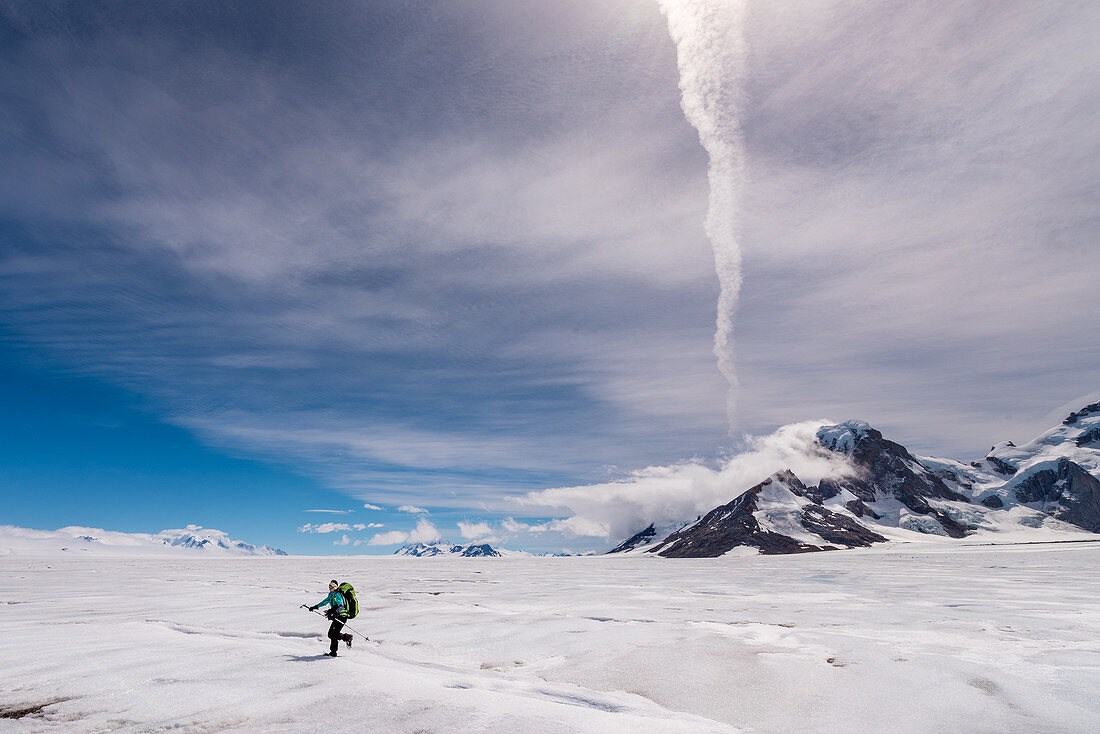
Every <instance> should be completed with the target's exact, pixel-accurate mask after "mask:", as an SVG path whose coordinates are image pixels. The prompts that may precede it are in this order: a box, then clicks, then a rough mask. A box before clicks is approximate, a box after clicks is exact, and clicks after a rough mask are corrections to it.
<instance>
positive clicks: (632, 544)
mask: <svg viewBox="0 0 1100 734" xmlns="http://www.w3.org/2000/svg"><path fill="white" fill-rule="evenodd" d="M655 537H657V529H656V528H654V527H653V523H650V524H649V527H648V528H646V529H645V530H640V531H638V532H637V533H634V535H631V536H630V537H629V538H627V539H626V540H624V541H623V542H622V543H620V544H619V545H617V546H615V547H614V548H612V549H611V550H609V551H608V552H607V553H606V554H605V555H610V554H612V553H626V552H627V551H632V550H634V549H635V548H637V547H638V546H640V545H645V544H646V543H649V542H651V541H652V540H653V539H654V538H655Z"/></svg>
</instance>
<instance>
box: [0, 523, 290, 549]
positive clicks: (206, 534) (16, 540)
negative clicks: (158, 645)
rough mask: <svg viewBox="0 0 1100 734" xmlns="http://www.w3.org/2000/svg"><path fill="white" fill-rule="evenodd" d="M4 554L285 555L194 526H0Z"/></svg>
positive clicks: (212, 530)
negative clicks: (132, 529)
mask: <svg viewBox="0 0 1100 734" xmlns="http://www.w3.org/2000/svg"><path fill="white" fill-rule="evenodd" d="M8 554H19V555H53V554H72V555H135V556H144V555H176V554H191V555H203V556H285V555H286V552H285V551H282V550H280V549H278V548H272V547H271V546H269V545H261V546H256V545H253V544H251V543H246V542H244V541H243V540H233V539H232V538H230V537H229V535H228V534H227V533H225V532H223V531H221V530H214V529H212V528H203V527H200V526H198V525H188V526H187V527H186V528H180V529H175V530H161V531H160V532H159V533H156V534H149V533H123V532H119V531H116V530H104V529H102V528H85V527H77V526H70V527H65V528H60V529H58V530H33V529H30V528H19V527H14V526H11V525H4V526H0V555H8Z"/></svg>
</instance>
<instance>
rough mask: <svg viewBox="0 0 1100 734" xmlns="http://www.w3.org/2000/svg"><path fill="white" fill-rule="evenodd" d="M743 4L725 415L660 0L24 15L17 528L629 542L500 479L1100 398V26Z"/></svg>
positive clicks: (13, 272)
mask: <svg viewBox="0 0 1100 734" xmlns="http://www.w3.org/2000/svg"><path fill="white" fill-rule="evenodd" d="M777 5H779V6H780V7H775V6H777ZM746 7H747V13H746V15H745V17H744V20H743V24H742V28H741V32H742V33H743V37H744V42H745V45H746V48H747V49H748V57H747V59H746V61H745V66H744V69H743V70H742V72H743V74H742V76H741V77H740V78H737V79H731V80H730V82H729V83H730V84H731V85H732V86H735V87H736V91H737V95H735V96H736V97H737V98H738V99H739V100H740V102H739V109H737V110H736V111H731V114H733V113H734V112H735V113H736V122H737V124H738V126H739V135H740V136H741V140H742V142H743V154H744V161H743V171H742V172H741V174H740V175H741V176H742V177H743V181H742V182H741V184H740V195H741V198H740V201H739V202H738V207H737V210H736V212H735V214H736V230H737V233H736V234H737V239H738V241H739V244H740V251H741V254H742V256H743V272H742V275H743V279H744V284H743V287H742V289H741V292H740V306H739V309H738V311H737V314H736V320H735V322H734V332H733V337H734V342H735V348H736V373H737V379H738V381H739V383H740V388H739V389H738V391H737V393H736V396H735V397H736V406H737V407H736V414H735V416H734V421H733V427H732V430H731V427H730V424H729V422H728V421H727V414H726V391H727V388H726V382H725V380H724V379H723V377H722V375H721V374H720V373H719V371H718V369H717V366H716V360H715V356H714V354H713V352H712V340H713V334H714V329H715V326H714V324H715V308H716V301H717V298H718V292H719V287H718V280H717V277H716V275H715V264H714V257H713V254H712V251H711V247H710V244H709V242H708V240H707V237H706V234H705V233H704V230H703V222H704V219H705V217H706V214H707V197H708V180H707V165H708V159H707V154H706V152H705V151H704V150H703V148H702V147H701V146H700V140H699V136H698V134H697V132H696V130H695V129H693V127H692V126H691V124H689V122H688V120H687V119H685V115H684V112H683V111H682V110H681V107H680V89H679V88H678V84H679V81H680V78H679V73H678V68H677V55H676V46H675V45H674V43H673V41H672V39H671V38H670V35H669V31H668V26H667V23H666V19H665V17H664V16H662V14H661V12H660V9H659V8H658V6H657V4H656V3H650V2H643V1H641V0H629V1H627V0H609V2H605V3H588V2H564V1H563V2H551V3H547V2H534V1H530V2H527V1H524V0H515V1H512V0H509V1H508V2H504V1H503V0H501V1H499V2H489V1H487V0H482V1H479V2H472V1H471V2H414V3H408V2H400V3H399V2H389V3H387V2H342V3H340V2H338V3H327V4H325V5H324V6H323V7H320V6H316V5H313V4H306V5H303V4H301V3H290V2H287V3H277V2H276V3H265V4H263V6H262V7H261V6H259V5H258V4H255V3H225V2H218V3H215V2H194V3H187V4H164V5H158V4H154V5H152V6H150V5H149V4H148V3H124V2H106V3H95V4H92V3H77V2H73V3H66V2H57V3H50V4H46V5H44V4H42V3H38V2H11V3H6V4H4V5H2V6H0V167H2V169H3V170H4V171H5V175H4V176H3V177H2V179H0V304H2V307H0V366H2V369H3V375H2V376H3V378H4V388H3V391H2V393H0V394H2V395H3V413H2V418H0V431H2V434H0V435H2V436H3V442H2V444H0V465H2V467H3V470H2V473H0V483H2V485H0V486H2V488H3V491H4V494H5V496H8V495H10V496H11V499H10V500H6V501H5V512H4V515H3V517H0V522H3V523H9V524H15V525H26V526H32V527H44V528H52V527H58V526H61V525H67V524H88V525H99V526H104V527H108V528H111V529H119V530H133V531H139V530H140V531H156V530H159V529H161V528H165V527H182V526H184V525H186V524H190V523H196V524H202V525H205V526H207V527H217V528H221V529H223V530H226V531H228V532H230V534H231V535H233V536H234V537H241V538H244V539H246V540H249V541H252V542H258V543H272V544H275V545H280V546H281V547H284V548H286V549H288V550H291V551H296V552H337V553H342V552H388V551H389V550H392V547H393V546H392V545H389V546H384V545H369V544H368V543H369V542H370V540H371V539H372V538H375V536H379V535H381V534H383V533H404V534H406V536H410V534H413V535H415V537H427V536H429V535H431V532H430V531H429V530H427V529H426V526H425V525H424V523H425V522H430V523H431V527H432V528H436V529H437V530H438V531H439V532H440V533H442V534H443V535H445V536H447V537H448V538H450V539H454V540H461V539H463V538H462V537H460V536H461V535H462V532H463V529H464V530H465V532H466V536H467V539H476V538H495V539H499V540H502V541H505V542H506V544H508V545H512V546H514V547H528V548H534V549H553V550H557V549H561V548H565V547H569V548H577V549H579V548H583V547H599V546H600V545H601V544H606V541H605V540H604V539H602V538H600V537H598V536H593V535H578V534H577V532H578V531H579V530H580V529H582V528H581V526H580V525H579V524H574V525H573V526H569V525H562V524H560V521H561V520H567V519H568V517H569V516H570V513H571V512H574V513H575V512H576V508H569V507H565V508H563V507H548V506H542V505H539V504H538V503H535V504H533V505H532V504H528V505H519V504H517V503H516V502H514V501H512V500H511V499H510V498H514V497H516V496H523V495H525V494H526V493H528V492H535V493H538V492H540V491H542V490H548V489H553V488H558V487H575V486H586V485H600V484H601V483H606V482H608V481H612V480H615V479H617V478H622V477H629V476H630V473H631V472H633V471H635V470H640V469H644V468H645V467H662V466H669V465H675V464H676V463H677V462H682V461H684V460H688V459H691V458H693V457H700V458H701V459H702V460H703V461H704V462H705V461H712V462H713V461H717V460H718V459H717V457H720V456H722V455H723V454H724V453H725V452H728V451H729V450H731V448H738V447H744V446H746V445H751V442H747V441H746V440H745V439H743V438H742V436H744V435H746V434H748V435H754V436H758V435H766V434H770V433H772V432H773V431H775V430H776V429H777V428H778V427H779V426H782V425H785V424H790V423H794V422H798V421H804V420H813V419H823V418H828V419H833V420H845V419H848V418H860V419H863V420H867V421H869V422H871V423H872V424H874V425H876V426H877V427H879V428H881V429H882V430H883V431H884V432H886V433H887V435H888V436H890V437H892V438H895V439H896V440H899V441H902V442H904V443H906V445H908V446H910V447H911V448H913V449H914V450H917V451H921V452H925V453H936V454H940V455H947V456H952V457H957V458H977V457H980V456H981V455H982V454H983V453H984V451H985V450H987V449H988V446H989V445H990V444H991V443H992V442H994V441H999V440H1005V439H1013V440H1016V441H1022V440H1028V439H1030V438H1031V437H1033V436H1034V435H1036V434H1037V433H1039V432H1040V431H1042V430H1044V429H1045V428H1046V427H1048V426H1049V425H1050V424H1051V421H1052V420H1053V419H1054V418H1055V417H1059V413H1060V412H1062V409H1063V408H1064V407H1065V406H1067V405H1069V406H1074V407H1079V406H1076V405H1075V403H1077V402H1079V401H1081V400H1084V399H1085V398H1087V397H1089V396H1092V395H1093V394H1095V391H1096V390H1097V388H1098V387H1100V385H1098V380H1097V377H1098V375H1097V369H1096V364H1097V363H1098V362H1097V358H1098V357H1100V347H1098V345H1100V333H1098V331H1100V329H1098V327H1097V324H1098V323H1100V319H1098V317H1100V298H1098V296H1097V292H1096V288H1095V284H1096V283H1097V282H1098V276H1100V258H1098V257H1096V254H1097V253H1096V242H1097V234H1098V229H1100V227H1098V222H1097V219H1096V213H1095V212H1096V208H1095V192H1096V191H1097V190H1100V186H1098V184H1100V155H1097V154H1098V153H1100V150H1097V148H1098V147H1100V146H1098V135H1097V132H1096V126H1095V119H1094V118H1095V110H1096V109H1097V108H1098V104H1097V103H1098V102H1100V89H1098V85H1097V82H1096V81H1095V79H1094V78H1093V77H1094V76H1095V75H1094V74H1093V73H1092V70H1093V69H1095V68H1097V65H1098V64H1097V62H1100V59H1098V58H1097V56H1098V54H1100V52H1098V50H1097V47H1096V44H1095V43H1094V42H1093V39H1092V29H1094V28H1096V27H1097V23H1098V21H1100V17H1098V16H1100V10H1097V9H1096V8H1094V7H1091V5H1090V4H1081V3H1072V2H1052V3H1010V4H1008V5H1003V6H1000V7H998V9H997V10H996V11H993V10H990V9H989V7H988V5H987V4H985V3H978V2H973V3H971V2H962V3H954V4H952V6H951V7H950V8H945V7H943V6H942V3H931V2H927V3H925V2H915V3H907V4H906V5H905V7H904V9H902V10H898V9H897V8H882V9H878V8H875V7H868V6H866V5H865V4H861V3H843V2H824V1H822V2H812V3H811V2H806V3H798V2H792V3H782V4H775V3H767V4H765V3H753V2H750V3H747V5H746ZM731 435H732V438H731ZM733 489H734V488H731V491H732V490H733ZM597 491H599V490H597V489H593V492H597ZM366 504H369V505H372V506H375V507H380V508H383V509H381V510H372V509H368V508H366V507H364V505H366ZM400 507H409V508H420V509H424V510H427V511H428V513H427V514H425V513H421V512H416V511H412V512H409V511H400V510H398V508H400ZM310 510H334V511H335V510H339V511H342V512H341V513H340V514H336V513H333V512H310ZM346 511H350V512H346ZM509 518H511V521H509V520H508V519H509ZM326 522H328V523H332V524H341V525H347V526H348V528H350V530H344V529H343V528H342V527H341V528H335V527H329V526H324V523H326ZM459 522H462V523H464V525H462V526H459V525H458V523H459ZM555 522H559V524H557V525H555V524H554V523H555ZM371 523H374V524H376V525H381V526H382V527H380V528H379V527H367V526H369V525H370V524H371ZM418 523H420V528H421V530H420V531H419V532H417V531H416V528H417V526H418ZM481 523H485V526H482V525H481ZM502 523H506V526H505V525H502ZM318 525H321V526H323V527H324V529H325V530H329V531H330V532H321V533H318V532H312V531H313V530H316V529H317V526H318ZM356 525H362V526H364V527H363V528H361V529H360V528H356V527H355V526H356ZM523 526H526V527H523ZM303 527H306V528H307V530H306V531H300V529H301V528H303ZM509 528H511V529H509ZM345 535H347V537H348V544H347V545H340V546H334V545H333V542H334V541H338V542H343V538H344V536H345ZM390 537H391V538H392V537H396V536H390ZM410 537H411V536H410ZM382 539H384V538H382ZM357 540H358V541H361V544H360V545H359V546H356V545H354V543H355V541H357Z"/></svg>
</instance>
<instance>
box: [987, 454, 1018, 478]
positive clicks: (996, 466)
mask: <svg viewBox="0 0 1100 734" xmlns="http://www.w3.org/2000/svg"><path fill="white" fill-rule="evenodd" d="M985 460H986V461H988V462H989V465H990V466H991V467H993V471H995V472H997V473H998V474H1004V475H1005V476H1009V477H1010V476H1012V475H1013V474H1015V473H1016V467H1014V466H1012V464H1009V463H1008V462H1007V461H1004V460H1002V459H998V458H997V457H996V456H987V457H985Z"/></svg>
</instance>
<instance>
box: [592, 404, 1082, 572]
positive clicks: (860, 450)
mask: <svg viewBox="0 0 1100 734" xmlns="http://www.w3.org/2000/svg"><path fill="white" fill-rule="evenodd" d="M1098 439H1100V403H1093V404H1091V405H1087V406H1085V407H1083V408H1082V409H1080V410H1078V411H1074V412H1073V413H1071V414H1070V416H1069V417H1068V418H1066V419H1065V420H1064V421H1063V422H1062V424H1061V425H1059V426H1056V427H1054V428H1052V429H1050V430H1048V431H1046V432H1045V433H1043V434H1041V435H1040V436H1038V437H1037V438H1035V439H1034V440H1032V441H1029V442H1028V443H1026V444H1023V445H1021V446H1016V445H1015V444H1013V443H1011V442H1002V443H1000V444H994V445H993V447H992V448H991V449H990V451H989V453H988V454H987V455H986V457H984V458H983V459H982V460H981V461H974V462H970V463H969V464H964V463H962V462H959V461H955V460H951V459H939V458H935V457H922V456H918V455H916V454H913V453H911V452H910V451H909V450H908V449H907V448H906V447H904V446H902V445H901V444H898V443H895V442H893V441H890V440H888V439H886V438H885V437H884V436H883V435H882V433H881V432H880V431H878V430H877V429H875V428H873V427H872V426H871V425H869V424H868V423H865V422H863V421H858V420H849V421H845V422H844V423H840V424H836V425H831V426H829V425H826V426H822V427H821V428H820V429H819V430H818V431H817V433H816V445H815V447H814V450H815V451H824V452H829V453H830V454H834V455H839V456H841V457H843V458H844V459H845V460H846V461H847V462H848V466H849V469H850V472H849V473H848V474H844V475H839V476H832V477H826V478H823V479H821V480H820V481H819V482H818V484H817V485H814V486H807V485H805V484H804V483H803V482H802V481H801V479H799V478H798V477H797V476H795V474H794V473H793V472H791V471H790V470H788V469H786V468H782V467H781V468H778V469H777V471H775V472H774V473H773V474H772V475H771V476H769V477H767V478H765V479H764V480H763V481H761V482H760V483H759V484H756V485H754V486H752V487H750V488H748V489H746V490H744V491H742V492H740V493H738V494H736V495H735V496H734V497H733V499H732V500H731V501H730V502H728V503H726V504H723V505H719V506H718V507H715V508H714V509H712V510H710V511H708V512H706V513H703V514H701V515H700V516H699V517H697V518H696V519H695V520H694V521H685V522H683V523H681V527H679V528H676V529H673V530H671V531H669V532H665V533H663V534H662V533H659V532H658V531H657V529H656V527H655V525H654V524H653V523H650V524H649V525H648V526H647V527H645V528H644V529H643V530H641V531H639V532H638V533H636V534H635V535H633V536H631V537H630V538H628V539H627V540H625V541H623V542H622V543H620V544H619V545H617V546H615V547H614V548H612V549H611V550H609V551H607V553H653V554H655V555H659V556H661V557H665V558H709V557H715V556H719V555H724V554H725V553H729V552H731V551H733V550H734V549H736V548H741V549H743V551H744V552H749V551H750V550H755V552H758V553H762V554H781V553H803V552H810V551H820V550H836V549H840V548H855V547H866V546H868V545H871V544H873V543H882V542H887V541H889V540H906V539H908V540H912V539H914V538H916V537H917V535H926V536H927V535H937V536H942V537H943V538H945V539H953V540H962V539H964V538H968V537H973V536H975V535H985V534H990V533H1005V532H1024V531H1027V532H1032V533H1034V532H1047V533H1050V534H1052V535H1053V534H1057V535H1059V536H1061V535H1066V534H1074V533H1100V476H1098V475H1100V440H1098Z"/></svg>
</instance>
